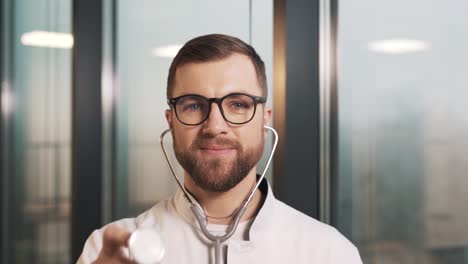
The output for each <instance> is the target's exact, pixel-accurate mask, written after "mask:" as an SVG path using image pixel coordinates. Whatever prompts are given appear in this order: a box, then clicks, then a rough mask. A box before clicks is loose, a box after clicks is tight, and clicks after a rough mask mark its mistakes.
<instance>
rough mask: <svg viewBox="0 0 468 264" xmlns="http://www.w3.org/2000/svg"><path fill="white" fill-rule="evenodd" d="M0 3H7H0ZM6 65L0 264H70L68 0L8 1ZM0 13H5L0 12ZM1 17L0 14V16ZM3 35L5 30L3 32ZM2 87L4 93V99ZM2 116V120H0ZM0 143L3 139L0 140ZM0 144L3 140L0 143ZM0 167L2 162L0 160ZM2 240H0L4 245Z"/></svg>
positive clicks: (69, 28)
mask: <svg viewBox="0 0 468 264" xmlns="http://www.w3.org/2000/svg"><path fill="white" fill-rule="evenodd" d="M3 4H4V5H5V6H7V1H3ZM8 4H9V5H10V6H12V7H13V10H14V12H12V13H9V15H8V16H12V19H11V20H9V21H11V22H12V24H10V23H8V24H9V25H10V26H11V28H13V29H14V30H13V31H12V32H13V33H12V36H11V37H10V38H7V39H6V40H7V41H10V43H9V44H10V45H9V46H8V47H11V48H12V50H11V49H9V50H7V49H5V50H3V51H2V52H3V55H6V53H8V54H9V55H8V56H12V60H11V63H12V64H10V61H4V62H3V63H4V64H3V65H2V66H3V67H4V68H8V69H9V72H10V74H9V75H8V76H5V78H10V79H5V80H2V81H3V84H4V85H3V87H2V101H3V102H5V100H6V101H9V106H10V107H9V108H8V109H6V108H2V112H3V113H2V114H3V116H9V115H10V114H11V119H9V120H8V121H9V123H8V124H6V123H4V124H2V126H7V125H11V134H10V136H11V138H10V139H11V140H9V141H8V142H7V144H3V145H2V147H3V148H4V149H3V150H2V151H3V153H6V155H8V156H9V158H8V159H7V158H6V157H5V156H4V157H3V158H4V160H3V162H5V161H7V162H9V163H10V164H9V169H8V171H5V170H4V171H3V172H2V177H7V178H8V180H9V184H10V186H11V188H9V189H8V190H7V191H8V192H9V195H8V197H10V199H11V200H10V203H9V205H10V206H9V208H8V217H9V218H8V219H9V221H8V222H6V223H7V226H5V227H4V228H8V233H9V235H10V237H9V239H8V240H7V241H8V243H9V244H8V246H9V248H10V249H11V251H9V252H3V253H2V254H5V255H7V254H8V255H9V258H8V261H7V262H6V263H67V262H70V259H69V257H70V254H69V247H70V237H69V235H70V234H69V221H70V214H69V211H70V210H69V208H70V153H71V152H70V143H71V142H70V141H71V130H70V129H71V128H70V126H71V122H70V121H71V120H70V119H71V47H72V45H73V40H72V37H71V34H70V31H71V1H66V0H60V1H57V0H15V1H8ZM4 11H5V12H9V11H7V10H4ZM4 14H5V13H4ZM5 19H6V18H5ZM3 34H6V32H3ZM7 86H8V87H10V88H11V94H9V96H8V98H6V97H4V96H5V93H4V92H5V91H6V89H7ZM5 120H6V119H4V121H5ZM2 141H3V139H2ZM3 142H5V141H3ZM3 162H2V163H3ZM4 241H5V240H4Z"/></svg>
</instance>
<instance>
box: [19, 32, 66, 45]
mask: <svg viewBox="0 0 468 264" xmlns="http://www.w3.org/2000/svg"><path fill="white" fill-rule="evenodd" d="M21 43H22V44H23V45H25V46H33V47H46V48H61V49H70V48H71V47H73V36H72V34H70V33H59V32H50V31H31V32H27V33H24V34H23V35H22V36H21Z"/></svg>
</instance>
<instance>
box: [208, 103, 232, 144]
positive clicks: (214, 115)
mask: <svg viewBox="0 0 468 264" xmlns="http://www.w3.org/2000/svg"><path fill="white" fill-rule="evenodd" d="M202 125H203V133H205V134H209V135H211V136H216V135H219V134H226V133H227V129H228V124H227V122H226V120H224V117H223V114H222V113H221V109H220V108H219V105H218V104H217V103H216V102H212V103H211V112H210V113H209V115H208V118H207V119H206V120H205V122H203V124H202Z"/></svg>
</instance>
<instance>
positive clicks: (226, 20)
mask: <svg viewBox="0 0 468 264" xmlns="http://www.w3.org/2000/svg"><path fill="white" fill-rule="evenodd" d="M258 2H259V3H257V4H256V5H255V10H260V8H259V7H260V5H263V6H261V7H262V8H263V10H262V11H261V12H259V18H260V19H259V21H261V22H260V23H258V24H261V25H260V30H259V28H257V30H259V31H261V32H262V34H259V35H258V37H256V38H255V43H254V46H255V47H256V48H258V52H259V53H260V55H261V56H262V57H263V58H264V60H265V61H266V63H267V75H268V76H269V80H270V71H271V64H270V62H271V61H272V55H271V54H272V53H271V50H272V41H271V39H272V14H273V10H272V3H271V1H263V0H262V1H258ZM268 8H269V9H268ZM252 10H254V9H253V8H251V3H250V1H248V0H242V1H219V0H209V1H188V0H177V1H153V0H145V1H139V2H138V4H136V3H135V2H134V1H129V0H119V1H117V19H116V21H117V50H116V54H117V55H116V56H117V72H118V74H117V76H118V78H117V80H118V86H119V95H118V103H117V118H116V120H117V184H116V187H117V189H116V196H117V197H116V202H115V209H116V211H115V212H114V214H113V216H114V218H122V217H126V216H135V215H136V214H138V213H139V212H141V211H142V210H144V209H148V208H149V207H150V206H152V205H153V204H154V203H155V202H157V201H158V200H160V199H163V198H166V197H168V196H169V195H171V194H172V193H173V192H174V191H175V189H176V185H175V181H174V180H173V178H172V176H171V173H170V171H169V168H168V166H167V164H166V161H165V158H164V157H163V154H162V151H161V149H160V145H159V135H160V134H161V132H162V131H164V130H165V129H167V128H168V126H167V123H166V119H165V116H164V111H165V110H166V109H167V108H168V106H167V103H166V79H167V73H168V70H169V65H170V63H171V60H172V57H173V56H174V55H175V54H174V52H173V50H175V51H177V50H178V47H180V46H178V45H182V44H183V43H185V42H186V41H188V40H189V39H191V38H193V37H196V36H199V35H204V34H208V33H224V34H230V35H234V36H237V37H239V38H241V39H243V40H244V41H247V42H249V41H250V33H251V26H252V24H251V12H252ZM265 10H266V11H265ZM268 10H269V12H268ZM257 26H258V25H257ZM265 36H266V37H265ZM251 41H252V42H253V40H251ZM270 104H271V103H270ZM166 144H167V146H168V149H172V144H171V143H170V140H169V138H168V141H167V142H166ZM172 162H173V163H175V164H177V161H176V160H175V158H173V159H172ZM181 175H182V174H181V171H179V176H181Z"/></svg>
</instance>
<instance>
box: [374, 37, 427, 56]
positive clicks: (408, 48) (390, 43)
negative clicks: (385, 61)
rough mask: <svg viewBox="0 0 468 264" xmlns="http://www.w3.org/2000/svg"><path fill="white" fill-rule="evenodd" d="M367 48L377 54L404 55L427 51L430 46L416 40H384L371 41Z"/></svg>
mask: <svg viewBox="0 0 468 264" xmlns="http://www.w3.org/2000/svg"><path fill="white" fill-rule="evenodd" d="M368 47H369V49H370V50H371V51H373V52H377V53H387V54H404V53H413V52H420V51H425V50H428V49H429V48H430V44H429V43H428V42H425V41H422V40H416V39H384V40H376V41H372V42H370V43H369V46H368Z"/></svg>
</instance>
